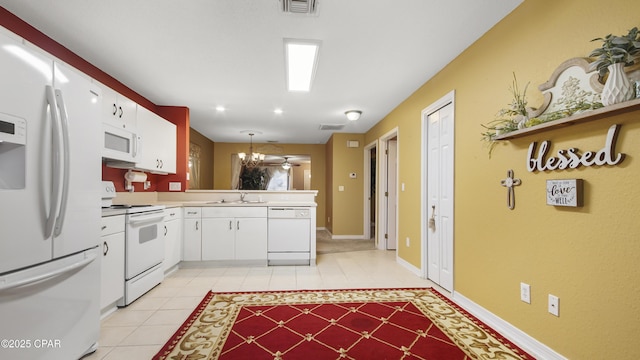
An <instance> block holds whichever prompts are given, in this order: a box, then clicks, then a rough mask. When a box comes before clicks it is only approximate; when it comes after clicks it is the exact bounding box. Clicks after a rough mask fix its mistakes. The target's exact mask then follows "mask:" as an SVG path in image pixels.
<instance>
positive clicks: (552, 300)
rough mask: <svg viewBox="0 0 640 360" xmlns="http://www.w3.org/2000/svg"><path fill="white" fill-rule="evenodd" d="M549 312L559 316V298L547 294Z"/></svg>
mask: <svg viewBox="0 0 640 360" xmlns="http://www.w3.org/2000/svg"><path fill="white" fill-rule="evenodd" d="M549 313H550V314H553V315H555V316H560V299H559V298H558V297H557V296H555V295H551V294H549Z"/></svg>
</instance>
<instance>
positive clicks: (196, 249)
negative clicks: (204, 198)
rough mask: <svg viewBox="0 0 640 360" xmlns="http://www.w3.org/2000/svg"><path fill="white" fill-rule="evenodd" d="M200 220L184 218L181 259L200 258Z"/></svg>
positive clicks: (194, 259) (196, 259)
mask: <svg viewBox="0 0 640 360" xmlns="http://www.w3.org/2000/svg"><path fill="white" fill-rule="evenodd" d="M201 235H202V220H200V219H184V235H183V238H182V241H183V243H182V251H183V253H182V260H185V261H200V260H202V247H201V246H202V245H201V244H202V241H201Z"/></svg>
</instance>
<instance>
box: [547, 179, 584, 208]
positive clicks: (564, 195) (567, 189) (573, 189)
mask: <svg viewBox="0 0 640 360" xmlns="http://www.w3.org/2000/svg"><path fill="white" fill-rule="evenodd" d="M583 183H584V182H583V180H582V179H564V180H547V205H553V206H571V207H580V206H582V205H583V195H582V194H583V188H584V186H583Z"/></svg>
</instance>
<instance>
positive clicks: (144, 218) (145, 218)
mask: <svg viewBox="0 0 640 360" xmlns="http://www.w3.org/2000/svg"><path fill="white" fill-rule="evenodd" d="M163 218H164V212H162V213H159V214H153V215H140V216H131V217H130V218H129V224H130V225H134V226H135V225H140V224H146V223H150V222H159V221H160V220H162V219H163Z"/></svg>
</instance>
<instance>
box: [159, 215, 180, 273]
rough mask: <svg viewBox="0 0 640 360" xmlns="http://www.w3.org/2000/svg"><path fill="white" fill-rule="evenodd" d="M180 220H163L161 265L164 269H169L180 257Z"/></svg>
mask: <svg viewBox="0 0 640 360" xmlns="http://www.w3.org/2000/svg"><path fill="white" fill-rule="evenodd" d="M181 225H182V224H181V222H180V221H179V220H178V219H174V220H169V221H165V223H164V227H165V232H164V247H165V248H164V250H165V251H164V261H163V262H162V264H163V265H162V266H163V268H164V271H165V272H166V271H167V270H169V269H171V268H172V267H173V266H175V265H176V264H177V263H179V262H180V259H181V258H182V254H181V248H182V247H181V246H180V229H181V227H182V226H181Z"/></svg>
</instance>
